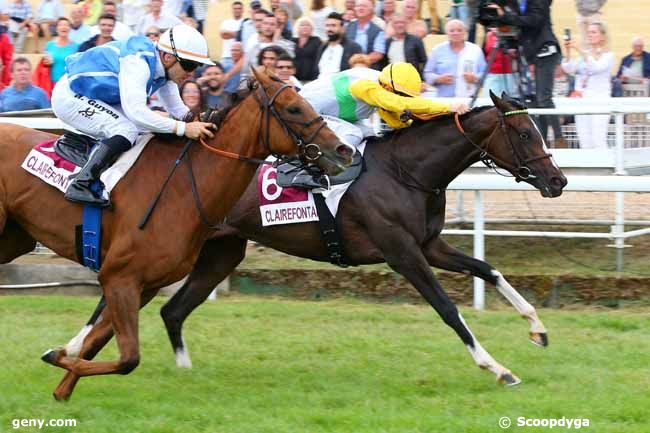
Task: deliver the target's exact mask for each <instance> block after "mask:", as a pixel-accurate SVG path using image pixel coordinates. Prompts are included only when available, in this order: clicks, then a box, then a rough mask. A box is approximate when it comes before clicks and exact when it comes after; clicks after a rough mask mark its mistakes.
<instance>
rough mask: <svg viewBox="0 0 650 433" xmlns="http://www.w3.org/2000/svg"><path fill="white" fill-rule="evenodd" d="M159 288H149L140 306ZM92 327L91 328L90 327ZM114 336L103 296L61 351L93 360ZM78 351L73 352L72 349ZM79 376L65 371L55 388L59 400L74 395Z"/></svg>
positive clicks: (153, 295) (62, 353) (55, 396)
mask: <svg viewBox="0 0 650 433" xmlns="http://www.w3.org/2000/svg"><path fill="white" fill-rule="evenodd" d="M157 293H158V289H149V290H146V291H145V292H144V293H143V294H142V298H141V300H140V308H142V307H144V306H145V305H147V304H148V303H149V301H151V300H152V299H153V298H154V297H155V296H156V294H157ZM89 327H90V328H89ZM112 337H113V326H112V320H111V317H110V312H109V311H107V310H106V299H105V298H104V297H103V296H102V298H101V300H100V301H99V304H98V305H97V307H96V308H95V311H94V313H93V315H92V316H91V318H90V320H89V321H88V322H87V324H86V326H84V328H82V330H81V332H80V333H79V334H78V335H77V336H76V337H75V338H74V339H72V340H71V342H70V343H68V344H67V345H66V347H65V349H64V350H65V352H61V355H62V356H65V355H67V356H76V355H78V356H79V358H82V359H86V360H91V359H93V358H94V357H95V355H97V354H98V353H99V352H100V351H101V350H102V348H103V347H104V346H105V345H106V344H107V343H108V342H109V341H110V340H111V338H112ZM73 350H76V352H74V354H73V353H71V351H73ZM78 381H79V376H78V375H76V374H74V373H72V372H71V371H68V372H66V373H65V375H64V377H63V379H62V380H61V382H59V385H58V386H57V387H56V389H55V390H54V393H53V395H54V398H55V399H57V400H67V399H69V398H70V395H72V392H73V391H74V388H75V386H76V385H77V382H78Z"/></svg>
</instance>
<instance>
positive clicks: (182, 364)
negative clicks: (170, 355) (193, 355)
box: [176, 337, 192, 368]
mask: <svg viewBox="0 0 650 433" xmlns="http://www.w3.org/2000/svg"><path fill="white" fill-rule="evenodd" d="M181 341H182V342H183V347H181V348H179V349H176V367H179V368H192V359H190V353H189V352H188V351H187V346H186V345H185V339H184V338H183V337H181Z"/></svg>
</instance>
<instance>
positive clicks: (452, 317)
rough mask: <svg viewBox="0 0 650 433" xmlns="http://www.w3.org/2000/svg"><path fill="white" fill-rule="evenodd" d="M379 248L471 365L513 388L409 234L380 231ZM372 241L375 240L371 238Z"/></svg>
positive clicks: (514, 380)
mask: <svg viewBox="0 0 650 433" xmlns="http://www.w3.org/2000/svg"><path fill="white" fill-rule="evenodd" d="M381 233H382V234H383V237H381V238H380V239H381V241H380V242H381V245H380V248H381V250H382V252H383V254H384V257H385V259H386V262H387V263H388V264H389V265H390V267H391V268H393V269H394V270H395V271H397V272H399V273H400V274H402V275H403V276H404V277H405V278H406V279H407V280H409V281H410V282H411V284H413V286H415V288H416V289H417V290H418V291H419V292H420V294H421V295H422V296H423V297H424V299H426V300H427V302H428V303H429V304H430V305H431V306H432V307H433V308H434V309H435V310H436V312H437V313H438V314H439V315H440V317H442V320H444V322H445V323H446V324H447V325H448V326H450V327H451V328H452V329H453V330H454V331H456V334H458V336H459V337H460V339H461V340H462V341H463V343H465V346H466V347H467V349H468V350H469V353H470V354H471V355H472V358H473V359H474V362H476V364H477V365H478V366H479V367H480V368H483V369H487V370H489V371H491V372H492V373H494V375H495V376H496V379H497V381H498V382H499V383H502V384H505V385H516V384H518V383H520V382H521V380H519V378H518V377H517V376H515V375H514V374H512V372H511V371H510V370H508V369H507V368H505V367H504V366H502V365H501V364H499V363H498V362H496V361H495V360H494V358H492V356H490V354H489V353H488V352H487V351H486V350H485V349H484V348H483V346H481V344H480V343H479V342H478V340H477V339H476V337H474V335H473V334H472V332H471V331H470V330H469V327H468V326H467V324H466V323H465V320H463V317H462V316H461V315H460V313H459V312H458V309H457V308H456V305H454V303H453V302H452V301H451V300H450V299H449V297H448V296H447V293H445V291H444V290H443V289H442V287H441V286H440V284H439V283H438V281H437V280H436V278H435V276H434V274H433V272H432V271H431V268H430V267H429V264H428V263H427V261H426V259H425V257H424V255H423V254H422V251H421V250H420V247H419V246H418V244H417V243H416V242H415V239H413V238H412V237H411V235H410V234H408V233H406V232H404V231H402V230H395V229H394V230H390V231H386V230H383V231H382V232H381ZM375 239H378V238H377V237H375Z"/></svg>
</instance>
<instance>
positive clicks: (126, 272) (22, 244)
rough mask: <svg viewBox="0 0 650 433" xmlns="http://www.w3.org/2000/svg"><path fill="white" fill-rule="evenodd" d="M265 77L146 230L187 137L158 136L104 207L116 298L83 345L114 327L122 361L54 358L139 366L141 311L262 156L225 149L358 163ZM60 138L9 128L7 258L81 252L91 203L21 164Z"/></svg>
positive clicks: (107, 267)
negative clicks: (37, 251)
mask: <svg viewBox="0 0 650 433" xmlns="http://www.w3.org/2000/svg"><path fill="white" fill-rule="evenodd" d="M255 76H256V78H257V80H258V85H257V86H256V88H255V89H254V90H253V89H251V92H250V94H249V95H248V96H246V97H245V98H244V99H243V100H242V101H241V102H240V103H239V104H238V105H236V106H235V107H233V108H232V109H231V111H230V112H229V113H228V115H227V116H226V118H225V120H224V121H223V123H222V124H221V125H220V127H219V130H218V131H217V132H216V133H215V137H214V138H213V139H211V140H210V141H209V142H208V143H205V144H206V146H205V147H204V146H201V145H199V144H195V145H193V146H192V147H191V148H190V150H189V152H188V153H187V155H186V157H185V161H184V162H183V164H182V165H181V166H179V169H178V170H177V171H176V172H175V174H174V175H173V177H172V178H171V181H170V182H169V184H168V186H167V189H166V190H165V191H164V194H163V196H162V199H161V201H160V203H159V205H158V208H157V209H156V212H155V213H154V214H153V216H152V218H151V219H150V221H149V223H148V225H146V226H145V227H144V229H142V230H139V229H138V221H139V220H140V219H141V218H142V216H143V214H144V213H145V212H146V210H147V206H148V204H149V203H150V202H151V200H152V198H153V197H154V196H155V195H156V193H157V192H158V190H159V189H160V186H161V184H162V183H163V180H164V179H165V176H166V174H167V172H168V171H169V167H170V166H171V165H172V164H173V163H174V161H175V160H176V158H177V157H178V154H179V150H180V145H181V144H182V141H181V139H180V138H178V139H177V140H176V142H161V141H159V140H158V139H154V140H152V142H151V143H149V144H148V145H147V146H146V148H145V150H144V151H143V153H142V155H141V157H140V158H139V159H138V161H137V162H136V163H135V165H134V166H133V167H132V169H131V170H130V171H129V173H128V174H127V175H126V176H125V177H124V179H122V181H121V182H120V183H119V184H118V186H117V187H116V188H115V189H114V191H113V193H112V194H111V196H112V199H113V209H112V210H111V211H107V212H105V213H104V218H103V223H102V232H103V243H102V251H101V253H102V263H103V265H102V267H101V270H100V272H99V275H98V279H99V282H100V283H101V286H102V290H103V295H104V297H105V299H106V311H105V312H104V314H103V318H104V319H105V320H103V321H102V322H101V323H99V324H98V325H97V326H95V327H94V329H93V330H92V332H91V333H90V334H89V335H88V336H87V337H86V338H85V340H84V345H83V349H82V350H83V351H84V352H85V351H92V350H93V348H95V347H102V346H103V345H104V344H105V343H106V342H107V341H108V340H109V339H110V338H111V336H112V334H113V331H114V333H115V335H116V338H117V344H118V348H119V352H120V357H119V359H118V360H115V361H96V362H94V361H93V362H91V361H87V360H84V359H82V358H76V357H74V358H73V357H69V356H67V354H66V352H65V350H63V349H58V350H51V351H48V352H46V354H45V355H43V359H44V360H45V361H47V362H50V363H52V364H53V365H56V366H59V367H61V368H64V369H67V370H69V372H70V375H74V377H75V378H78V377H82V376H91V375H99V374H127V373H129V372H131V371H132V370H133V369H134V368H136V366H137V365H138V363H139V359H140V353H139V342H138V310H139V309H140V307H141V306H142V305H144V304H146V303H147V302H148V301H149V300H150V299H151V298H152V297H153V296H155V294H156V293H157V292H158V290H159V288H160V287H163V286H166V285H168V284H170V283H173V282H174V281H178V280H180V279H181V278H183V276H185V275H187V273H188V272H189V271H190V270H191V269H192V266H193V265H194V262H195V261H196V258H197V257H198V252H199V251H200V248H201V245H202V244H203V243H204V241H205V240H206V239H207V238H208V237H210V236H211V235H212V234H213V233H214V230H213V229H211V228H210V227H208V225H207V224H206V222H207V221H210V222H213V223H215V222H219V221H223V219H224V217H225V216H226V214H227V213H228V212H229V211H230V209H231V207H232V206H233V205H234V204H235V203H236V202H237V200H238V199H239V197H240V196H241V194H242V193H243V192H244V190H245V188H246V186H247V185H248V184H249V183H250V181H251V178H252V176H253V175H254V173H255V170H256V167H257V165H256V164H251V163H248V162H244V161H240V160H237V159H235V158H232V159H231V158H226V157H224V156H221V155H219V154H215V153H214V151H215V148H217V147H219V148H220V150H223V151H228V152H231V153H233V154H238V155H240V156H242V157H245V158H261V159H263V158H265V157H266V156H268V155H269V154H270V153H271V152H273V153H276V154H283V155H287V154H296V153H297V152H298V151H299V145H300V147H301V148H302V149H305V148H306V147H308V148H309V149H308V150H309V151H314V150H315V149H316V148H317V147H318V148H319V149H318V152H317V153H316V154H312V155H311V156H310V157H311V158H313V159H315V161H316V163H318V165H320V167H321V168H322V169H324V170H325V171H327V172H330V173H332V174H336V173H338V172H340V171H341V170H342V169H343V168H344V167H345V166H347V165H349V164H350V162H351V155H352V153H353V152H354V150H353V149H352V148H350V147H349V146H347V145H344V144H342V143H341V142H340V141H339V140H338V138H337V137H336V135H335V134H334V133H333V132H332V131H331V130H330V129H328V128H327V127H326V126H325V124H324V121H323V119H322V118H320V117H319V116H318V114H317V113H316V112H314V110H313V109H312V107H311V106H310V105H309V104H308V103H307V102H306V101H304V100H303V99H302V98H301V97H300V96H299V95H298V94H297V93H296V92H295V91H294V90H293V89H292V88H291V87H289V86H286V85H285V84H284V83H282V82H280V81H279V80H277V79H275V78H272V77H269V76H267V75H266V74H264V73H262V72H259V71H255ZM51 137H52V136H51V135H49V134H44V133H41V132H38V131H34V130H31V129H27V128H23V127H19V126H15V125H8V126H2V127H1V129H0V231H1V235H0V263H6V262H9V261H11V260H13V259H14V258H16V257H18V256H20V255H22V254H25V253H27V252H29V251H31V249H32V248H33V247H34V244H35V242H36V241H39V242H41V243H43V244H44V245H46V246H47V247H49V248H51V249H52V250H53V251H55V252H56V253H57V254H59V255H61V256H63V257H66V258H68V259H72V260H76V259H78V258H77V257H76V255H75V225H77V224H79V223H80V221H81V212H82V208H81V206H79V205H76V204H73V203H70V202H68V201H67V200H65V199H64V198H63V195H62V194H61V193H60V192H59V191H57V190H56V189H54V188H52V187H51V186H48V185H46V184H45V183H44V182H42V181H41V180H39V179H37V178H36V177H34V176H32V175H30V174H28V173H27V172H26V171H25V170H23V169H22V168H21V167H20V165H21V162H22V161H23V159H24V158H25V156H26V154H27V153H28V152H29V150H30V149H31V148H32V147H33V146H34V145H36V144H38V143H40V142H42V141H44V140H46V139H49V138H51ZM307 137H309V138H307ZM303 142H304V143H303ZM315 143H318V144H315ZM319 155H320V157H318V156H319ZM308 156H309V155H308ZM316 158H317V159H316ZM192 173H193V177H194V180H193V181H191V180H190V177H192ZM193 183H194V184H195V185H194V186H191V185H192V184H193ZM59 391H60V392H58V393H57V394H55V397H56V398H66V397H68V396H69V395H70V393H71V392H72V387H70V388H69V389H64V390H59Z"/></svg>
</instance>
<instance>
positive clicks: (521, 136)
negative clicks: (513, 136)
mask: <svg viewBox="0 0 650 433" xmlns="http://www.w3.org/2000/svg"><path fill="white" fill-rule="evenodd" d="M529 138H530V134H528V131H521V132H520V133H519V139H520V140H521V141H528V139H529Z"/></svg>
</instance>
